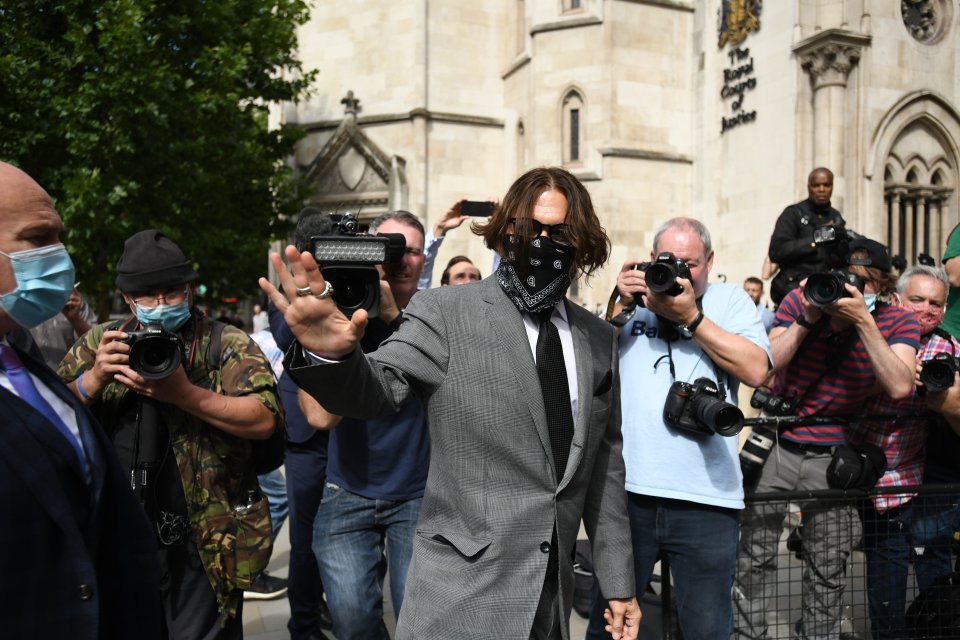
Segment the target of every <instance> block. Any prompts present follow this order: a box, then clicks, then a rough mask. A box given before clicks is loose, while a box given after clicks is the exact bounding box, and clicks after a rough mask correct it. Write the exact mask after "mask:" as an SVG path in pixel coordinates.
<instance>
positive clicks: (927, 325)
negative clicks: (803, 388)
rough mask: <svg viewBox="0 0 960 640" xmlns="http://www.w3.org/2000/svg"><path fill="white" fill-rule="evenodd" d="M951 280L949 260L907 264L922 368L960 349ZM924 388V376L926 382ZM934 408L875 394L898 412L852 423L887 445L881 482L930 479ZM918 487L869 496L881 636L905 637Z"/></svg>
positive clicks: (904, 286)
mask: <svg viewBox="0 0 960 640" xmlns="http://www.w3.org/2000/svg"><path fill="white" fill-rule="evenodd" d="M948 290H949V282H948V281H947V274H946V272H945V271H944V270H943V269H941V268H935V267H929V266H925V265H919V266H914V267H910V268H909V269H907V270H906V271H904V272H903V275H901V276H900V279H899V280H898V281H897V291H896V293H895V294H894V302H895V303H897V304H899V305H900V306H901V307H903V308H904V309H909V310H910V311H912V312H913V313H914V314H916V316H917V320H919V321H920V348H919V350H918V351H917V370H918V372H919V370H920V368H921V366H922V363H924V362H926V361H928V360H930V359H931V358H933V357H934V356H936V355H937V354H939V353H946V354H949V355H960V343H958V342H957V340H956V338H953V337H952V336H951V335H950V334H949V333H947V332H946V331H944V330H943V329H939V328H937V325H939V324H940V322H941V321H942V320H943V315H944V311H945V309H946V301H947V291H948ZM920 387H921V388H922V383H920ZM925 411H926V405H925V402H924V398H923V397H922V396H921V395H919V393H918V389H917V388H914V390H913V392H912V393H911V394H909V395H908V396H906V397H905V398H902V399H900V400H892V399H891V398H890V396H888V395H887V394H885V393H884V394H880V395H877V396H874V397H873V398H872V399H871V400H870V401H869V402H868V403H867V405H866V406H865V407H864V413H865V414H895V415H898V416H902V417H901V418H898V419H896V420H882V421H880V420H877V421H862V422H859V423H853V424H851V425H850V426H849V428H848V431H847V437H848V438H849V440H850V442H851V443H852V444H854V445H858V446H859V445H862V444H863V443H870V444H873V445H877V446H879V447H882V448H883V452H884V454H885V456H886V459H887V470H886V472H885V473H884V474H883V477H881V478H880V480H879V481H878V482H877V486H878V487H907V486H915V485H919V484H923V467H924V460H925V457H926V455H925V451H924V447H925V444H926V442H927V418H923V417H917V416H918V414H922V413H924V412H925ZM915 495H916V494H914V493H885V494H874V495H871V496H870V500H869V501H866V500H865V501H863V503H862V504H861V513H860V516H861V519H862V521H863V534H864V535H863V540H864V551H865V552H866V556H867V599H868V602H869V609H870V626H871V629H872V630H873V637H874V638H875V639H876V640H886V639H893V638H905V637H906V636H907V630H906V629H905V628H904V611H905V609H906V591H907V575H908V571H909V567H910V550H911V547H912V546H913V544H914V543H913V542H912V541H911V535H910V533H911V529H912V524H913V522H914V519H915V511H914V505H913V503H912V502H911V498H913V497H914V496H915Z"/></svg>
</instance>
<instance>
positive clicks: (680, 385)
mask: <svg viewBox="0 0 960 640" xmlns="http://www.w3.org/2000/svg"><path fill="white" fill-rule="evenodd" d="M663 421H664V422H666V423H667V424H668V425H669V426H671V427H673V428H674V429H679V430H682V431H688V432H691V433H695V434H707V435H713V434H714V433H719V434H720V435H722V436H735V435H737V434H738V433H740V429H742V428H743V412H742V411H740V409H739V408H737V406H736V405H734V404H730V403H729V402H726V401H725V400H724V399H723V396H722V395H721V394H720V390H719V389H718V388H717V383H715V382H714V381H713V380H711V379H710V378H697V379H696V380H694V382H693V384H690V383H689V382H682V381H680V380H678V381H676V382H674V383H673V384H672V385H671V386H670V391H669V392H668V393H667V401H666V402H664V404H663Z"/></svg>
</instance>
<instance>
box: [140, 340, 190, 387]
mask: <svg viewBox="0 0 960 640" xmlns="http://www.w3.org/2000/svg"><path fill="white" fill-rule="evenodd" d="M179 366H180V349H179V347H178V346H177V344H176V343H175V342H172V341H170V340H169V339H167V338H165V337H163V336H147V337H145V338H141V339H140V341H138V342H137V343H136V344H135V345H133V348H131V349H130V368H131V369H133V370H134V371H136V372H137V373H139V374H140V375H141V376H143V377H144V378H147V379H148V380H159V379H161V378H166V377H167V376H169V375H170V374H171V373H173V372H174V371H176V369H177V367H179Z"/></svg>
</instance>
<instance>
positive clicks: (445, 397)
mask: <svg viewBox="0 0 960 640" xmlns="http://www.w3.org/2000/svg"><path fill="white" fill-rule="evenodd" d="M567 311H568V319H569V321H570V325H571V331H572V334H573V344H574V351H575V352H576V364H577V380H576V383H577V389H578V394H579V411H578V415H577V416H576V418H575V421H576V426H575V434H574V438H573V445H572V447H571V451H570V458H569V461H568V464H567V468H566V473H565V474H564V476H563V478H561V479H560V481H559V485H558V481H557V478H556V472H555V471H554V463H553V456H552V453H551V446H550V436H549V432H548V429H547V419H546V414H545V412H544V408H543V399H542V394H541V391H540V384H539V379H538V377H537V370H536V366H535V364H534V359H533V354H532V353H531V349H530V343H529V341H528V339H527V334H526V331H525V329H524V324H523V318H522V316H521V314H520V312H519V311H517V309H516V307H514V305H513V303H512V302H510V300H509V299H508V298H507V296H506V295H505V294H504V293H503V292H502V291H501V289H500V287H499V285H498V284H497V281H496V279H495V278H494V277H490V278H487V279H486V280H484V281H482V282H480V283H477V284H469V285H461V286H456V287H441V288H439V289H431V290H427V291H421V292H420V293H418V294H417V295H416V296H414V298H413V301H412V302H411V304H410V305H409V306H408V307H407V309H406V310H405V311H404V317H405V318H406V322H404V323H403V324H402V325H401V327H400V330H399V331H398V332H397V333H396V334H394V337H393V338H391V339H390V340H388V341H386V342H384V343H383V345H382V346H381V347H380V349H379V350H377V351H376V352H374V353H372V354H370V355H369V356H366V357H365V356H363V355H362V354H361V353H360V352H359V350H357V351H355V352H354V353H353V354H352V355H350V356H349V357H348V358H347V359H346V360H345V361H343V362H340V363H335V364H319V365H314V366H303V365H304V362H303V361H302V360H300V361H299V362H298V361H297V359H298V357H300V356H302V354H301V353H300V352H299V351H298V350H296V349H294V350H292V351H291V352H290V355H291V357H292V361H291V362H289V363H288V365H289V367H290V369H289V370H290V371H291V374H292V375H293V376H294V378H295V379H296V380H297V382H298V384H300V385H301V386H302V387H303V388H304V389H306V390H307V391H309V392H310V393H312V394H314V395H315V396H316V397H317V399H318V400H320V402H321V403H322V404H323V405H324V407H325V408H326V409H327V410H329V411H331V412H333V413H335V414H340V415H348V416H354V417H357V418H373V417H376V416H381V415H387V414H391V413H395V412H396V411H397V409H398V407H399V406H400V405H401V404H402V403H403V402H404V400H405V399H407V398H408V397H409V396H411V395H412V396H414V397H417V398H419V399H420V400H421V401H422V402H424V403H425V404H426V407H427V410H428V418H429V424H430V437H431V447H432V450H431V458H430V473H429V477H428V479H427V487H426V493H425V495H424V498H423V505H422V507H421V510H420V520H419V522H418V525H417V533H416V538H415V540H414V547H413V561H412V563H411V565H410V572H409V574H408V576H407V585H406V592H405V596H404V604H403V612H402V614H401V616H400V621H399V626H398V630H397V638H398V640H414V639H416V640H428V639H431V638H437V639H444V640H446V639H448V638H454V637H459V636H461V635H464V633H466V635H468V636H469V637H470V638H474V639H481V638H483V639H490V640H494V639H496V640H505V639H516V640H527V638H528V637H529V636H530V632H531V629H532V627H533V624H534V617H535V614H536V611H537V605H538V602H539V600H540V596H541V591H543V588H544V580H545V577H546V575H545V574H546V570H547V564H548V560H549V556H550V553H549V552H550V543H551V539H552V536H553V532H554V527H556V533H557V541H558V550H557V556H558V559H559V601H558V602H557V607H558V610H557V613H558V615H559V616H560V617H561V620H562V628H563V637H564V638H568V637H569V632H568V629H567V620H568V619H569V616H570V609H571V606H572V598H573V566H572V555H573V552H574V548H575V543H576V538H577V534H578V531H579V527H580V520H581V517H582V518H583V522H584V524H585V526H586V530H587V534H588V536H589V537H590V539H591V540H592V542H593V554H594V562H595V566H596V571H597V575H598V577H599V580H600V584H601V588H602V590H603V592H604V593H605V594H607V595H609V596H610V597H629V596H631V595H633V594H634V590H635V588H634V582H633V581H634V577H633V560H632V554H631V547H630V529H629V526H628V524H627V520H626V494H625V492H624V466H623V458H622V455H621V444H622V440H621V435H620V396H619V392H620V384H619V376H618V372H617V342H616V336H615V334H614V332H613V330H612V329H611V328H610V327H609V326H608V325H607V324H606V323H605V322H603V321H601V320H599V319H598V318H596V317H594V316H593V315H591V314H590V313H588V312H587V311H585V310H583V309H581V308H580V307H578V306H576V305H572V304H567ZM298 366H300V367H302V368H298Z"/></svg>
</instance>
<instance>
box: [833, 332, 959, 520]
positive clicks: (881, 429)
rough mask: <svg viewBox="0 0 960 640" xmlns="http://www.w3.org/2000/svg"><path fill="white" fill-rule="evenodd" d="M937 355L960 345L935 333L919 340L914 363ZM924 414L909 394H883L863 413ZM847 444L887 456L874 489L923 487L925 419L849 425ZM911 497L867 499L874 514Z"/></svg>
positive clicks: (921, 404) (920, 399) (918, 400)
mask: <svg viewBox="0 0 960 640" xmlns="http://www.w3.org/2000/svg"><path fill="white" fill-rule="evenodd" d="M938 353H948V354H950V355H960V342H957V339H956V338H952V337H951V338H950V339H949V340H946V339H944V338H942V337H940V336H938V335H937V334H935V333H931V334H929V335H926V336H924V337H923V338H921V340H920V351H919V352H918V353H917V362H926V361H927V360H930V359H931V358H933V356H935V355H936V354H938ZM926 410H927V407H926V404H924V401H923V397H922V396H920V395H919V394H918V393H917V389H916V387H914V389H913V392H911V394H910V395H909V396H907V397H906V398H904V399H903V400H892V399H891V398H890V397H889V396H888V395H886V394H880V395H878V396H874V397H873V398H871V399H870V401H869V402H868V403H867V406H866V408H865V413H895V414H910V413H922V412H925V411H926ZM848 429H849V434H848V435H849V437H850V442H851V443H853V444H861V443H863V442H869V443H871V444H875V445H878V446H879V447H881V448H882V449H883V453H884V454H886V456H887V472H886V473H884V474H883V477H882V478H880V480H879V482H877V486H878V487H904V486H913V485H918V484H922V483H923V464H924V459H925V456H924V445H925V444H926V441H927V420H926V419H913V420H910V419H903V420H895V421H886V422H880V421H871V422H860V423H852V424H850V426H849V427H848ZM915 495H916V494H915V493H906V494H890V495H876V496H871V498H872V500H873V504H874V507H876V510H877V511H878V512H883V511H886V510H887V509H891V508H893V507H896V506H898V505H900V504H903V503H904V502H908V501H909V500H910V499H911V498H912V497H913V496H915Z"/></svg>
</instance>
